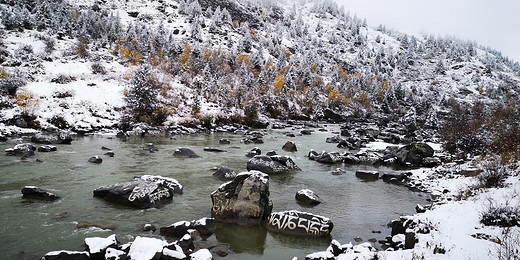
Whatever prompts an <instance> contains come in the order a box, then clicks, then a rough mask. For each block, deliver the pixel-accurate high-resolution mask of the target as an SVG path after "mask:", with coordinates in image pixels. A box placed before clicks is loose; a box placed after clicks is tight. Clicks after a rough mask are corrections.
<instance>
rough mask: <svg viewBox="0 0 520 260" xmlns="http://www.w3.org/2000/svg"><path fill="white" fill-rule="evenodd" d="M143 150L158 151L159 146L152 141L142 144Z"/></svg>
mask: <svg viewBox="0 0 520 260" xmlns="http://www.w3.org/2000/svg"><path fill="white" fill-rule="evenodd" d="M143 150H145V151H149V152H151V153H155V152H158V151H159V148H157V146H155V145H154V144H153V143H147V144H145V145H144V147H143Z"/></svg>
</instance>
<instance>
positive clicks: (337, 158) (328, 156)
mask: <svg viewBox="0 0 520 260" xmlns="http://www.w3.org/2000/svg"><path fill="white" fill-rule="evenodd" d="M309 159H310V160H315V161H317V162H320V163H326V164H335V163H342V162H343V159H344V157H343V155H341V154H340V153H338V152H325V151H323V152H321V154H318V153H317V152H316V151H314V150H311V151H310V152H309Z"/></svg>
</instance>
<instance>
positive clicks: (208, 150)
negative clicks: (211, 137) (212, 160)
mask: <svg viewBox="0 0 520 260" xmlns="http://www.w3.org/2000/svg"><path fill="white" fill-rule="evenodd" d="M203 150H204V151H205V152H212V153H223V152H225V150H222V149H219V148H216V147H204V149H203Z"/></svg>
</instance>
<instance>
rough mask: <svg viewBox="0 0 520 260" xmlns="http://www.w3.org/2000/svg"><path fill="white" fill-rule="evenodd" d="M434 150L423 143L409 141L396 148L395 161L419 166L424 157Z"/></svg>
mask: <svg viewBox="0 0 520 260" xmlns="http://www.w3.org/2000/svg"><path fill="white" fill-rule="evenodd" d="M434 153H435V151H434V150H433V148H432V147H431V146H429V145H428V144H425V143H411V144H409V145H406V146H403V147H401V148H399V150H397V153H396V156H397V162H398V163H399V164H402V165H413V166H419V165H421V163H422V162H423V159H424V158H427V157H432V156H433V154H434Z"/></svg>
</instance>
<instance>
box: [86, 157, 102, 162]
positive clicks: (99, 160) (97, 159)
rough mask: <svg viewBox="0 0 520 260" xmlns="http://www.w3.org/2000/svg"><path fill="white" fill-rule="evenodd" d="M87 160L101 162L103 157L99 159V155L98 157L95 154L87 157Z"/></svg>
mask: <svg viewBox="0 0 520 260" xmlns="http://www.w3.org/2000/svg"><path fill="white" fill-rule="evenodd" d="M88 162H89V163H102V162H103V159H101V157H99V155H95V156H92V157H90V158H89V159H88Z"/></svg>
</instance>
